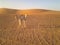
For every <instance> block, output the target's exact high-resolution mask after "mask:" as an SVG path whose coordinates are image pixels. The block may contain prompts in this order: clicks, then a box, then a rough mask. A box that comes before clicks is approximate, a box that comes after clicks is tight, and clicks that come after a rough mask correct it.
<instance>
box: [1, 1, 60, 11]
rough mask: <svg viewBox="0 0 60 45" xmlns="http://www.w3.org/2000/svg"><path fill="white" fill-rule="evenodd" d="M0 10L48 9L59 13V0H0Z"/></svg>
mask: <svg viewBox="0 0 60 45" xmlns="http://www.w3.org/2000/svg"><path fill="white" fill-rule="evenodd" d="M0 8H12V9H48V10H59V11H60V0H0Z"/></svg>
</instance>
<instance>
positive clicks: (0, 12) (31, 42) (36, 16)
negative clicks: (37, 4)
mask: <svg viewBox="0 0 60 45" xmlns="http://www.w3.org/2000/svg"><path fill="white" fill-rule="evenodd" d="M20 14H28V16H27V18H26V27H23V24H22V26H19V24H18V21H17V20H16V19H15V17H14V16H15V15H18V16H19V15H20ZM0 45H60V11H52V10H43V9H32V10H15V9H5V8H4V9H0Z"/></svg>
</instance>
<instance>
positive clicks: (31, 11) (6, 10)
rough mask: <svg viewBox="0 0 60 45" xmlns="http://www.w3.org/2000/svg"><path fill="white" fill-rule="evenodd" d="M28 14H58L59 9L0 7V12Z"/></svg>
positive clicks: (59, 12)
mask: <svg viewBox="0 0 60 45" xmlns="http://www.w3.org/2000/svg"><path fill="white" fill-rule="evenodd" d="M25 13H26V14H28V15H39V14H42V15H43V14H60V11H53V10H46V9H28V10H18V9H9V8H0V14H25Z"/></svg>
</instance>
